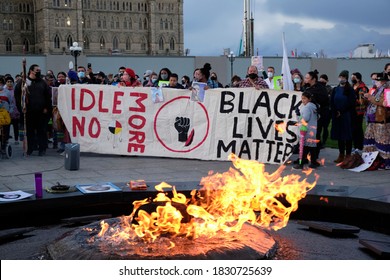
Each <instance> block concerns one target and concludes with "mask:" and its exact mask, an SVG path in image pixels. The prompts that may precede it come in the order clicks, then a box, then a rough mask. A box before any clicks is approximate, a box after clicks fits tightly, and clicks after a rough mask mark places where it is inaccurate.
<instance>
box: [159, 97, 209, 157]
mask: <svg viewBox="0 0 390 280" xmlns="http://www.w3.org/2000/svg"><path fill="white" fill-rule="evenodd" d="M180 99H190V97H189V96H179V97H175V98H173V99H172V100H170V101H168V102H166V103H165V104H164V105H162V106H161V108H160V109H158V111H157V113H156V116H155V117H154V134H155V135H156V137H157V140H158V142H160V143H161V145H163V146H164V147H165V148H166V149H167V150H169V151H171V152H174V153H189V152H191V151H193V150H195V149H197V148H198V147H199V146H201V145H202V144H203V143H204V142H205V141H206V139H207V136H208V135H209V129H210V119H209V114H208V112H207V109H206V107H205V106H204V105H203V104H202V103H200V102H196V103H197V104H198V105H199V106H200V107H201V108H202V110H203V111H204V113H205V116H206V120H207V129H206V133H205V135H204V137H203V139H202V140H201V141H200V142H199V143H198V144H197V145H196V146H194V147H192V148H191V149H188V150H175V149H172V148H170V147H169V146H168V145H167V144H165V143H164V141H163V140H162V139H161V138H160V136H159V135H158V132H157V118H158V115H159V114H160V113H161V110H162V109H164V108H165V107H166V106H167V105H169V104H171V103H173V102H175V101H177V100H180Z"/></svg>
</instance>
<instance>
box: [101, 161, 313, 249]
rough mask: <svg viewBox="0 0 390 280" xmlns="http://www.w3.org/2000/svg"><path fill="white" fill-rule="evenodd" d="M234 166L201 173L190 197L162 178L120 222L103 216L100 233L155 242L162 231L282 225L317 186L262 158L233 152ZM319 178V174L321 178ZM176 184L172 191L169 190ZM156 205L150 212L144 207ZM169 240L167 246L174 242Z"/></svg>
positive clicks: (201, 232)
mask: <svg viewBox="0 0 390 280" xmlns="http://www.w3.org/2000/svg"><path fill="white" fill-rule="evenodd" d="M229 159H230V160H231V161H232V163H233V165H234V167H235V168H230V169H229V170H228V171H226V172H224V173H222V174H220V173H216V174H212V173H211V174H209V176H207V177H204V178H202V180H201V183H200V184H201V185H202V188H201V189H200V190H198V191H196V190H193V191H192V192H191V197H190V198H187V197H185V196H184V195H183V194H181V193H177V192H176V189H175V187H174V186H170V185H168V184H167V183H161V184H160V185H158V186H156V189H157V190H158V191H159V193H158V194H157V196H156V198H154V199H153V200H150V199H145V200H142V201H135V202H133V205H134V208H133V212H132V213H131V215H129V216H124V217H122V218H121V223H120V224H119V225H118V226H115V227H110V226H109V225H108V224H107V223H105V222H104V221H102V223H101V231H100V233H99V235H98V236H99V237H100V238H105V239H109V240H111V241H113V240H116V241H118V242H120V241H127V242H131V241H133V240H136V239H142V240H143V241H145V242H154V241H156V239H157V238H159V237H164V236H168V235H169V236H182V237H184V236H185V237H187V238H192V239H195V238H198V237H205V236H206V237H212V236H215V235H217V234H218V232H232V231H234V232H238V231H240V229H241V227H242V226H243V224H244V223H251V224H253V225H257V226H260V227H262V228H266V229H273V230H278V229H281V228H283V227H285V226H286V225H287V222H288V219H289V216H290V214H291V213H292V212H293V211H296V210H297V209H298V201H299V200H300V199H302V198H304V197H305V196H306V193H307V192H308V191H309V190H311V189H312V188H314V186H315V184H316V181H315V182H313V183H308V182H307V181H306V179H303V180H300V176H298V175H296V174H292V175H288V176H286V177H282V176H281V173H282V172H283V170H284V168H285V167H284V166H281V167H279V168H278V170H276V171H275V172H274V173H272V174H269V173H267V172H265V166H264V164H262V163H259V162H257V161H251V160H244V159H240V158H238V157H237V156H235V155H233V154H232V155H230V157H229ZM317 179H318V178H316V180H317ZM167 189H169V190H172V195H170V196H168V194H167V193H165V191H166V190H167ZM151 205H154V206H156V205H157V207H156V209H155V211H152V212H151V213H150V212H149V211H145V210H144V209H143V208H145V207H149V206H151ZM174 246H175V245H174V243H171V244H170V246H169V248H172V247H174Z"/></svg>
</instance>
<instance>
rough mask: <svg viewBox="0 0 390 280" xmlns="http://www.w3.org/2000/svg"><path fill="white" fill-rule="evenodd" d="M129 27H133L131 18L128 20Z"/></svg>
mask: <svg viewBox="0 0 390 280" xmlns="http://www.w3.org/2000/svg"><path fill="white" fill-rule="evenodd" d="M129 29H133V21H132V19H130V20H129Z"/></svg>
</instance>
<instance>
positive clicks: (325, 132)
mask: <svg viewBox="0 0 390 280" xmlns="http://www.w3.org/2000/svg"><path fill="white" fill-rule="evenodd" d="M318 82H319V83H321V84H323V85H324V86H325V89H326V92H327V94H328V100H329V102H328V104H330V99H331V96H332V91H333V88H332V87H331V86H330V85H329V84H328V82H329V78H328V75H326V74H321V76H320V79H319V80H318ZM326 108H327V110H322V115H321V118H322V128H323V129H322V132H321V133H320V138H321V149H324V148H325V144H326V141H327V140H328V137H329V129H328V128H329V124H330V116H331V112H330V106H329V105H328V107H326Z"/></svg>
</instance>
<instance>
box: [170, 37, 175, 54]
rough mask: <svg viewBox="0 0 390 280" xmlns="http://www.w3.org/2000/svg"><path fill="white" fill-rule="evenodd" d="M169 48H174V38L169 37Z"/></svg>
mask: <svg viewBox="0 0 390 280" xmlns="http://www.w3.org/2000/svg"><path fill="white" fill-rule="evenodd" d="M169 48H170V49H171V51H174V50H175V39H173V38H171V40H170V41H169Z"/></svg>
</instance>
